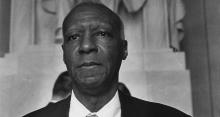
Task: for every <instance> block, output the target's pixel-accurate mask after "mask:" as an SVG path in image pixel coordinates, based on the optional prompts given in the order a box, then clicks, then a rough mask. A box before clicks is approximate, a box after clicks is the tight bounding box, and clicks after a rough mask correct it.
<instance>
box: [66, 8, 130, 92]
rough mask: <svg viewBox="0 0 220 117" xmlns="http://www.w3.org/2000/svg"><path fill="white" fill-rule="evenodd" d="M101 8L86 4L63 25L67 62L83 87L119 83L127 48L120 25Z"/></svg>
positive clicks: (82, 88) (75, 78) (79, 86)
mask: <svg viewBox="0 0 220 117" xmlns="http://www.w3.org/2000/svg"><path fill="white" fill-rule="evenodd" d="M102 10H105V9H101V10H100V9H96V8H89V7H84V8H83V9H79V10H77V11H76V12H74V13H73V14H72V15H71V17H69V19H68V23H66V24H65V28H64V44H63V51H64V62H65V64H66V66H67V69H68V71H69V72H70V74H71V77H72V78H73V83H74V85H76V87H77V88H80V89H81V90H84V89H85V90H87V89H94V90H96V89H97V88H103V90H105V89H106V88H108V87H111V86H112V84H114V83H117V80H118V79H117V78H118V71H119V68H120V65H121V60H122V58H123V51H125V50H126V49H124V48H126V47H125V45H124V44H123V42H124V41H125V40H122V39H121V37H120V29H118V28H116V27H115V26H113V25H112V24H113V23H114V22H112V18H111V17H109V16H108V14H103V13H102Z"/></svg>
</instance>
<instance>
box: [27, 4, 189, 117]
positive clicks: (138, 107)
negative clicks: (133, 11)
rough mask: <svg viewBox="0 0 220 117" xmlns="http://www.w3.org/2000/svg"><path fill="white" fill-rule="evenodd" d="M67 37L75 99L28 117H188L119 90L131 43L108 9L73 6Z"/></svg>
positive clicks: (65, 26)
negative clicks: (121, 70) (123, 62)
mask: <svg viewBox="0 0 220 117" xmlns="http://www.w3.org/2000/svg"><path fill="white" fill-rule="evenodd" d="M63 36H64V43H63V45H62V48H63V52H64V62H65V64H66V66H67V70H68V73H69V75H70V76H71V78H72V80H73V91H72V95H71V96H69V97H67V98H66V99H64V100H62V101H60V102H57V103H55V104H49V105H48V106H47V107H45V108H42V109H40V110H37V111H35V112H32V113H30V114H28V115H26V116H25V117H188V115H186V114H184V113H183V112H181V111H178V110H176V109H174V108H171V107H168V106H165V105H162V104H157V103H152V102H147V101H143V100H140V99H137V98H134V97H131V96H128V95H124V94H123V93H122V92H120V91H119V90H118V88H117V87H118V75H119V69H120V65H121V62H122V60H124V59H126V56H127V41H126V40H125V39H124V30H123V23H122V21H121V20H120V18H119V17H118V16H117V15H116V14H115V13H114V12H112V11H111V10H110V9H108V8H107V7H105V6H104V5H102V4H99V3H93V2H85V3H81V4H79V5H77V6H76V7H74V8H73V9H72V10H71V12H70V13H69V14H68V15H67V17H66V18H65V20H64V23H63Z"/></svg>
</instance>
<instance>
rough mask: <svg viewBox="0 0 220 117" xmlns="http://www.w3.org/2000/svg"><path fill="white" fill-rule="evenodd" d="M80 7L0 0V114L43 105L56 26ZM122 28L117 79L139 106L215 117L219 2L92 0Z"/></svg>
mask: <svg viewBox="0 0 220 117" xmlns="http://www.w3.org/2000/svg"><path fill="white" fill-rule="evenodd" d="M84 1H87V0H0V115H1V117H19V116H22V115H24V114H26V113H29V112H31V111H34V110H37V109H39V108H42V107H44V106H46V105H47V104H48V103H49V102H50V101H51V97H52V90H53V86H54V83H55V81H56V79H57V77H58V75H59V74H60V73H61V72H63V71H65V70H66V67H65V65H64V63H63V58H62V54H63V52H62V48H61V44H62V42H63V37H62V30H61V27H62V22H63V19H64V17H65V15H66V14H67V13H68V12H69V11H70V9H71V8H73V7H74V6H75V5H76V4H78V3H80V2H84ZM92 1H98V2H101V3H103V4H104V5H106V6H107V7H109V8H110V9H112V10H113V11H114V12H116V13H117V14H118V15H119V16H120V17H121V19H122V20H123V22H124V24H125V38H126V39H127V40H128V58H127V59H126V60H125V61H123V63H122V67H121V70H120V77H119V80H120V81H121V82H123V83H124V84H125V85H126V86H127V87H128V89H129V90H130V92H131V95H133V96H135V97H138V98H140V99H144V100H148V101H153V102H159V103H163V104H166V105H169V106H172V107H175V108H177V109H179V110H181V111H184V112H185V113H187V114H190V115H193V116H194V117H219V116H220V101H219V98H220V85H218V84H219V83H220V79H219V77H220V72H219V70H220V59H219V58H220V51H219V50H220V39H219V37H220V33H219V31H220V23H219V21H220V7H219V6H220V1H219V0H138V1H137V0H136V1H135V0H92Z"/></svg>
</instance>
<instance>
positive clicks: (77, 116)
mask: <svg viewBox="0 0 220 117" xmlns="http://www.w3.org/2000/svg"><path fill="white" fill-rule="evenodd" d="M90 113H94V114H96V115H97V116H98V117H121V105H120V100H119V95H118V92H116V93H115V96H114V97H113V98H112V99H111V100H110V101H109V102H108V103H107V104H106V105H104V106H103V107H102V108H101V109H100V110H99V111H98V112H90V111H89V110H88V109H87V108H86V107H85V106H84V105H83V104H82V103H81V102H80V101H79V100H78V99H77V98H76V97H75V95H74V93H73V92H72V96H71V102H70V110H69V117H86V115H88V114H90Z"/></svg>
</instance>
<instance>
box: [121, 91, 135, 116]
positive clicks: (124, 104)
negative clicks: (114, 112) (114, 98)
mask: <svg viewBox="0 0 220 117" xmlns="http://www.w3.org/2000/svg"><path fill="white" fill-rule="evenodd" d="M118 92H119V99H120V103H121V117H133V116H132V111H133V108H132V105H131V103H132V101H131V100H130V99H129V98H128V96H126V95H124V94H123V93H122V92H120V91H118Z"/></svg>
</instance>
